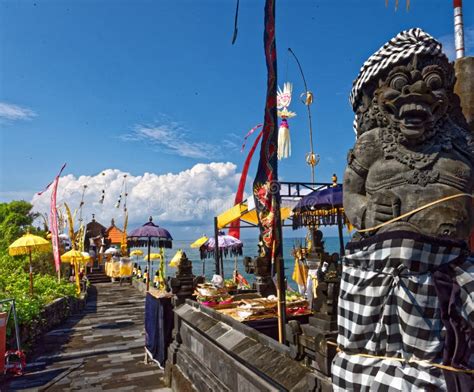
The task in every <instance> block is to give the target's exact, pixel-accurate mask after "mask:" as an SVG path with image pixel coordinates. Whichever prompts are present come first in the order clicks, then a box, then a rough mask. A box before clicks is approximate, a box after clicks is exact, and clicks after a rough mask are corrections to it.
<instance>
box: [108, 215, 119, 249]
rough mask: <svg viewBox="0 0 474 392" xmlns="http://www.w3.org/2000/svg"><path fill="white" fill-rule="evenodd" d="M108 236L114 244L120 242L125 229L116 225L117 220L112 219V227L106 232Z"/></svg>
mask: <svg viewBox="0 0 474 392" xmlns="http://www.w3.org/2000/svg"><path fill="white" fill-rule="evenodd" d="M105 235H106V237H107V238H108V239H109V240H110V243H112V244H119V243H120V242H121V241H122V236H123V231H122V230H120V229H119V228H118V227H116V226H115V222H114V220H113V219H112V222H111V224H110V227H109V228H108V229H107V231H106V232H105Z"/></svg>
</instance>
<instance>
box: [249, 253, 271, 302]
mask: <svg viewBox="0 0 474 392" xmlns="http://www.w3.org/2000/svg"><path fill="white" fill-rule="evenodd" d="M244 266H245V272H247V273H248V274H254V275H255V283H254V289H255V290H257V292H258V293H259V294H260V295H261V296H262V297H268V296H269V295H276V287H275V284H274V283H273V279H272V272H271V264H270V263H269V260H268V259H266V258H264V257H255V258H254V259H252V258H250V257H245V258H244Z"/></svg>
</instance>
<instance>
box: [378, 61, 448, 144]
mask: <svg viewBox="0 0 474 392" xmlns="http://www.w3.org/2000/svg"><path fill="white" fill-rule="evenodd" d="M448 85H449V82H448V81H447V80H446V77H445V72H444V70H443V68H441V67H440V66H439V65H437V64H430V65H426V66H424V67H420V69H417V68H416V66H412V65H411V64H409V65H407V66H398V67H395V68H394V69H393V70H392V71H391V72H390V73H389V74H388V76H387V78H386V79H385V80H384V81H383V82H381V85H380V87H379V89H378V90H377V92H376V94H377V97H378V98H377V100H378V105H379V107H380V110H381V111H382V112H383V113H384V115H385V116H386V117H387V118H388V119H389V121H390V122H392V123H395V124H396V126H397V128H399V129H400V131H401V132H402V133H403V135H404V136H405V139H406V140H407V141H408V143H413V144H417V143H421V142H422V141H423V140H425V137H424V136H426V133H427V131H430V130H432V129H433V126H434V125H435V124H436V122H437V121H438V120H439V119H440V118H441V117H442V116H443V115H444V114H445V113H446V111H447V108H448V96H447V89H448V87H447V86H448Z"/></svg>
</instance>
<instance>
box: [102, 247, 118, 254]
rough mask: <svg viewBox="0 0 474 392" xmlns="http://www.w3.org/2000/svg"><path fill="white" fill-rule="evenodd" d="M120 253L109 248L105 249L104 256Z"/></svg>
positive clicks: (115, 249)
mask: <svg viewBox="0 0 474 392" xmlns="http://www.w3.org/2000/svg"><path fill="white" fill-rule="evenodd" d="M119 252H120V251H119V250H118V249H117V248H109V249H107V250H106V251H105V252H104V254H105V255H115V254H117V253H119Z"/></svg>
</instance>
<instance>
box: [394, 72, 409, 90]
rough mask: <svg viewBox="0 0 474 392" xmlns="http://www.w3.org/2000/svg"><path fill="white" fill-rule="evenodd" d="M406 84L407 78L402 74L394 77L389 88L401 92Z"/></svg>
mask: <svg viewBox="0 0 474 392" xmlns="http://www.w3.org/2000/svg"><path fill="white" fill-rule="evenodd" d="M407 84H408V77H407V76H406V75H404V74H397V75H395V76H394V77H393V78H392V80H391V81H390V87H391V88H393V89H395V90H398V91H402V88H403V87H404V86H406V85H407Z"/></svg>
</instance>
